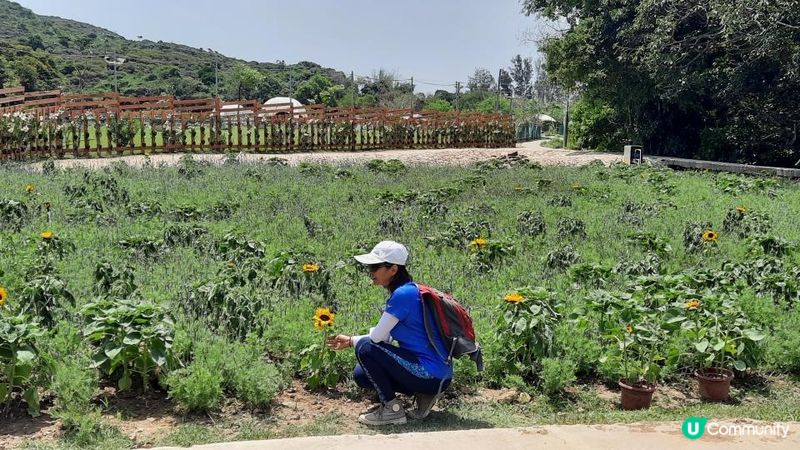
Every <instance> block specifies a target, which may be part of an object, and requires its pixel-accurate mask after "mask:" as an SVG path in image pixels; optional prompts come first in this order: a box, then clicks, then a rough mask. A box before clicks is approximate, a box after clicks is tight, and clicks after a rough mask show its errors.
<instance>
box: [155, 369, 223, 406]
mask: <svg viewBox="0 0 800 450" xmlns="http://www.w3.org/2000/svg"><path fill="white" fill-rule="evenodd" d="M165 383H166V385H167V386H169V395H170V397H172V398H173V399H174V400H175V401H176V402H177V403H178V404H179V405H180V406H181V407H183V408H185V409H186V410H188V411H192V412H205V411H209V410H211V409H214V408H216V407H217V405H219V402H220V399H222V375H221V374H220V373H219V372H216V371H213V369H209V368H208V367H206V366H205V365H204V364H203V363H202V362H195V363H193V364H191V365H189V367H186V368H185V369H178V370H175V371H173V372H171V373H170V374H169V376H168V377H167V378H166V380H165Z"/></svg>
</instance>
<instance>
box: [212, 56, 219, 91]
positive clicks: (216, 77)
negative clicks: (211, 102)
mask: <svg viewBox="0 0 800 450" xmlns="http://www.w3.org/2000/svg"><path fill="white" fill-rule="evenodd" d="M211 51H212V52H214V96H215V97H217V98H219V53H217V52H216V51H214V50H211Z"/></svg>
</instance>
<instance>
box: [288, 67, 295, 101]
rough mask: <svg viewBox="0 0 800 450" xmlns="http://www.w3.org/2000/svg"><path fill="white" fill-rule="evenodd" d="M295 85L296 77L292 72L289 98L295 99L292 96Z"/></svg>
mask: <svg viewBox="0 0 800 450" xmlns="http://www.w3.org/2000/svg"><path fill="white" fill-rule="evenodd" d="M293 84H294V75H293V74H292V72H289V95H288V97H289V98H293V97H292V94H293V93H294V86H292V85H293Z"/></svg>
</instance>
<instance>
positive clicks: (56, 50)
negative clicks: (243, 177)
mask: <svg viewBox="0 0 800 450" xmlns="http://www.w3.org/2000/svg"><path fill="white" fill-rule="evenodd" d="M115 55H116V56H118V57H123V58H125V63H124V64H121V65H120V66H119V69H118V73H117V76H118V83H119V91H120V93H122V94H124V95H159V94H171V95H175V96H177V97H180V98H191V97H206V96H211V95H214V91H215V73H214V72H215V71H214V63H215V58H216V59H217V60H218V64H219V69H218V72H219V78H220V81H219V89H220V95H221V96H223V97H225V98H229V99H232V98H236V97H237V96H238V94H239V90H238V89H239V86H238V84H237V83H236V82H235V81H234V76H233V73H234V68H235V67H236V66H237V65H246V66H249V67H252V68H254V69H257V70H258V71H259V72H260V73H261V75H262V76H263V78H262V77H257V78H260V79H259V80H258V81H256V82H254V83H251V84H252V86H251V87H248V88H247V89H246V90H245V92H243V93H242V96H247V97H251V98H252V97H255V98H258V99H261V100H264V99H265V98H268V97H273V96H276V95H286V94H287V93H288V92H289V83H290V80H291V83H292V87H293V88H297V87H298V86H299V85H301V84H302V83H303V82H304V81H306V80H308V79H310V78H311V77H312V76H313V75H314V74H317V73H318V74H320V75H324V76H325V78H327V79H329V80H330V81H331V82H332V83H334V84H343V85H347V84H348V79H347V77H346V76H345V74H344V73H343V72H340V71H337V70H334V69H330V68H323V67H321V66H320V65H318V64H315V63H313V62H306V61H303V62H300V63H298V64H294V65H284V64H282V63H267V62H254V61H243V60H240V59H236V58H230V57H227V56H223V55H215V54H214V53H212V52H211V51H209V50H208V49H201V48H193V47H189V46H186V45H180V44H175V43H170V42H161V41H158V42H153V41H149V40H135V41H132V40H128V39H125V38H124V37H122V36H120V35H118V34H116V33H114V32H112V31H109V30H106V29H103V28H100V27H96V26H93V25H90V24H87V23H82V22H77V21H74V20H68V19H62V18H60V17H50V16H40V15H37V14H35V13H33V12H32V11H31V10H29V9H26V8H24V7H22V6H20V5H19V4H17V3H14V2H10V1H7V0H0V86H3V85H5V86H12V85H19V84H22V85H24V86H25V88H26V89H27V90H46V89H62V90H65V91H71V92H84V91H86V92H98V91H112V90H114V76H113V71H112V67H111V66H110V65H107V64H106V62H105V60H104V57H105V56H108V57H113V56H115Z"/></svg>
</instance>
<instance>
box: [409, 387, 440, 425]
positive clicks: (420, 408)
mask: <svg viewBox="0 0 800 450" xmlns="http://www.w3.org/2000/svg"><path fill="white" fill-rule="evenodd" d="M440 398H442V393H440V394H439V395H433V394H423V393H421V392H417V393H415V394H414V408H413V409H409V410H408V415H409V416H411V418H412V419H424V418H426V417H428V414H430V413H431V409H432V408H433V405H435V404H436V401H437V400H439V399H440Z"/></svg>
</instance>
